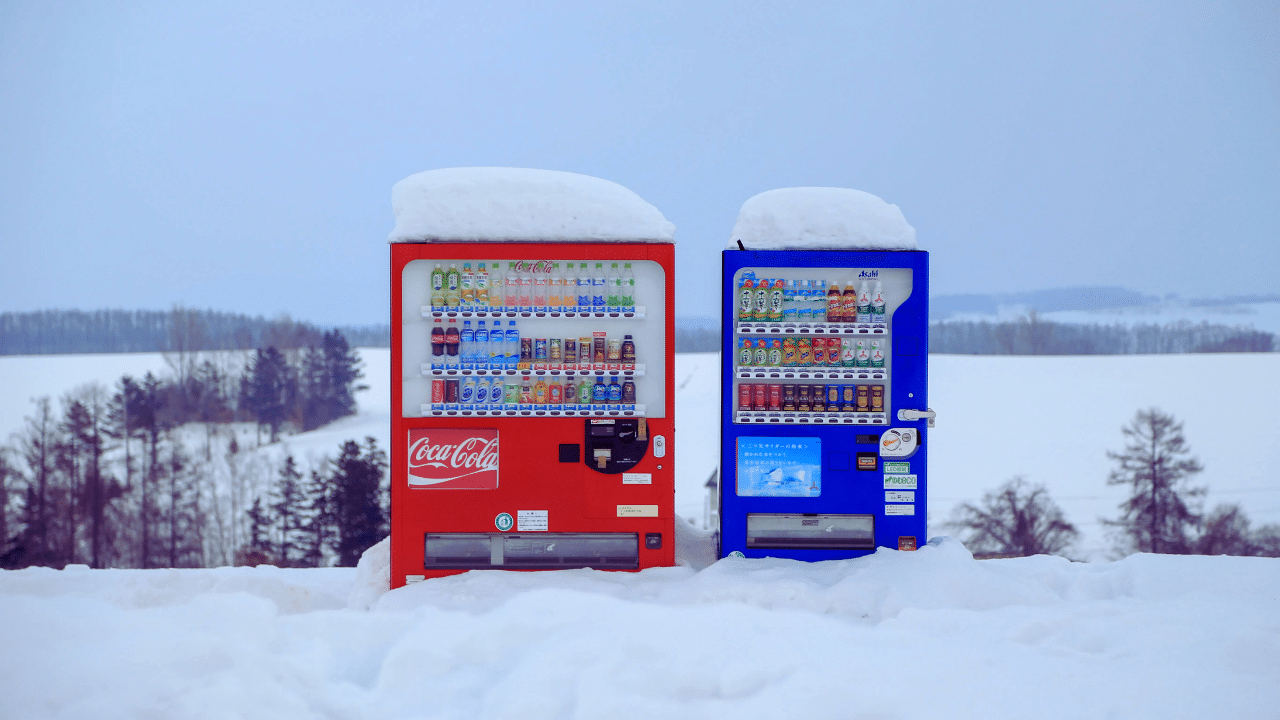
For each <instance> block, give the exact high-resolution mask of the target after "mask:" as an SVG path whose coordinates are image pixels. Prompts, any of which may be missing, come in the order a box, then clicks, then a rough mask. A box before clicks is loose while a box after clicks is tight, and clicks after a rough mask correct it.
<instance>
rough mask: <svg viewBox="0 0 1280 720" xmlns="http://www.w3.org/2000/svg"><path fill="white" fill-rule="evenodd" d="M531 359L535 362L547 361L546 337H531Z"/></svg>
mask: <svg viewBox="0 0 1280 720" xmlns="http://www.w3.org/2000/svg"><path fill="white" fill-rule="evenodd" d="M533 361H534V362H536V363H546V362H547V339H546V338H534V339H533Z"/></svg>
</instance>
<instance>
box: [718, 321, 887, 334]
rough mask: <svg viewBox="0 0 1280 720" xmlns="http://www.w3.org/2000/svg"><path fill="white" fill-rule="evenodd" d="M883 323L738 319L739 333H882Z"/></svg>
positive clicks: (883, 330)
mask: <svg viewBox="0 0 1280 720" xmlns="http://www.w3.org/2000/svg"><path fill="white" fill-rule="evenodd" d="M887 332H889V326H888V325H886V324H884V323H798V322H788V321H783V322H755V321H752V320H739V321H738V323H737V333H738V334H739V335H884V334H885V333H887Z"/></svg>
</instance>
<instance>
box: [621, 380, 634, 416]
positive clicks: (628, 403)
mask: <svg viewBox="0 0 1280 720" xmlns="http://www.w3.org/2000/svg"><path fill="white" fill-rule="evenodd" d="M622 409H623V410H635V409H636V383H635V381H634V380H632V379H631V378H627V379H626V380H624V381H623V382H622Z"/></svg>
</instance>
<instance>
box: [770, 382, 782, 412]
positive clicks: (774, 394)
mask: <svg viewBox="0 0 1280 720" xmlns="http://www.w3.org/2000/svg"><path fill="white" fill-rule="evenodd" d="M769 409H770V410H772V411H774V412H778V411H780V410H782V385H780V384H778V383H774V384H772V385H770V386H769Z"/></svg>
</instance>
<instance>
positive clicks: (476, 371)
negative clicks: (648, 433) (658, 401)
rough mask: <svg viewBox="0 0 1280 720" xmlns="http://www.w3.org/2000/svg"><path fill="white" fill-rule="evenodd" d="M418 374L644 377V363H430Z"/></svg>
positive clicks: (422, 367) (449, 375)
mask: <svg viewBox="0 0 1280 720" xmlns="http://www.w3.org/2000/svg"><path fill="white" fill-rule="evenodd" d="M419 372H421V373H422V374H423V375H427V376H430V377H446V378H449V377H493V376H495V375H505V376H508V377H595V376H601V377H610V376H617V377H644V363H636V367H635V369H634V370H623V369H622V368H615V367H606V368H603V369H600V370H596V369H595V368H594V367H593V368H592V369H591V370H583V369H580V368H559V369H556V370H552V369H550V368H502V369H500V370H494V369H492V368H465V369H464V368H444V369H440V368H432V367H431V363H422V365H421V367H420V368H419Z"/></svg>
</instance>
